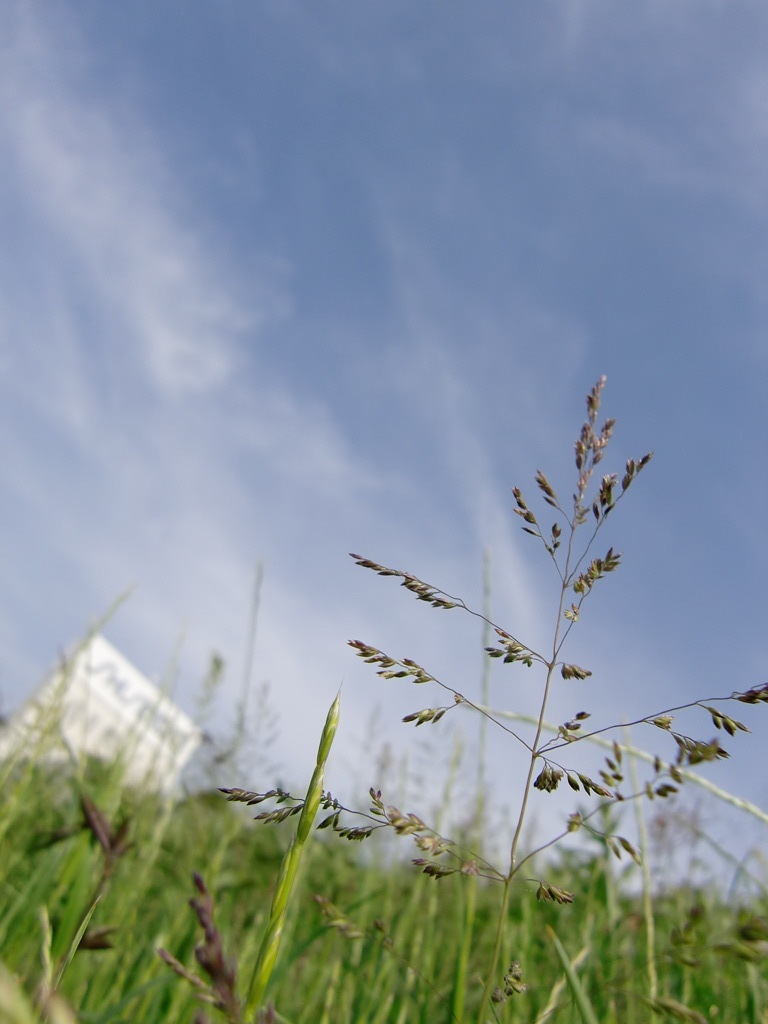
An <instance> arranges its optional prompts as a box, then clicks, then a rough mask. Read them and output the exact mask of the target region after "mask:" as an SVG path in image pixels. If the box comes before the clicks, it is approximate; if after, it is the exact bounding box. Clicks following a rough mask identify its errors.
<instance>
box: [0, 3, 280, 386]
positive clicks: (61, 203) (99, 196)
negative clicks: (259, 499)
mask: <svg viewBox="0 0 768 1024" xmlns="http://www.w3.org/2000/svg"><path fill="white" fill-rule="evenodd" d="M57 42H58V41H57V40H56V39H54V38H52V37H51V36H50V35H49V34H48V27H47V26H46V25H45V24H44V23H43V21H42V19H39V20H37V19H36V18H35V17H34V15H33V14H32V13H31V11H30V10H28V11H27V12H26V13H25V14H24V15H23V16H19V18H18V19H17V22H16V24H15V25H14V26H13V29H12V30H11V31H10V33H9V34H8V35H6V38H5V40H4V43H3V45H2V60H1V61H0V122H1V123H2V125H3V134H4V139H5V142H4V147H5V149H6V160H7V161H8V163H9V165H11V166H13V167H14V169H15V185H16V187H17V189H18V190H19V192H20V193H21V194H22V196H23V203H24V205H25V207H26V210H27V213H28V215H30V216H32V217H34V218H36V219H37V220H38V222H40V223H42V224H43V227H44V232H43V235H44V242H45V248H46V250H47V251H46V252H45V253H44V254H42V255H44V258H46V257H47V258H50V256H51V253H52V252H58V251H61V252H69V253H70V254H71V256H72V257H73V258H74V261H75V263H74V266H75V268H76V269H74V268H73V271H72V272H73V273H75V275H76V278H77V284H78V287H79V288H81V289H83V290H84V291H87V292H88V293H89V297H90V299H91V301H92V300H93V299H97V300H98V301H99V302H100V303H101V304H102V319H103V322H104V323H105V324H108V325H109V329H110V335H111V336H110V338H108V339H104V341H102V343H101V344H102V345H104V346H107V345H108V346H112V345H117V346H124V347H127V348H128V349H129V350H130V351H131V352H133V353H135V355H136V356H138V357H139V359H140V361H141V366H142V369H143V372H144V373H145V374H146V376H147V377H148V379H149V381H151V383H152V385H153V386H154V387H155V388H157V389H158V390H159V391H160V392H162V393H163V394H166V395H168V396H170V397H178V396H181V395H184V394H194V393H200V392H204V391H207V390H209V389H211V388H215V387H217V386H220V385H221V384H222V383H223V382H224V381H226V380H227V379H228V377H229V376H230V374H231V373H232V372H233V370H234V369H235V366H236V348H235V345H234V342H235V341H236V340H237V339H238V338H239V337H240V336H242V334H243V333H244V332H246V331H249V332H251V333H253V332H254V331H255V330H257V329H258V327H259V326H260V323H261V321H262V320H263V318H264V316H265V315H266V314H265V311H264V309H263V308H260V307H259V304H258V303H253V304H250V305H248V306H245V305H244V304H243V303H241V302H240V301H238V300H237V299H236V298H235V297H234V295H233V292H232V289H230V288H228V287H227V286H226V284H225V283H224V281H223V280H222V271H221V269H220V268H219V267H216V266H215V265H214V263H213V261H212V259H211V258H210V257H209V256H208V255H207V254H206V252H205V246H206V244H207V241H208V240H206V239H205V237H204V234H203V232H202V231H201V230H200V229H199V228H198V229H195V228H193V227H192V226H191V218H190V217H189V214H190V211H189V210H186V209H185V208H184V201H183V199H182V198H180V197H179V196H178V194H177V193H176V192H175V190H174V183H173V178H172V175H171V174H170V172H169V171H168V169H167V168H165V167H164V166H163V160H162V155H161V146H160V144H159V142H158V141H157V140H155V139H153V138H152V136H151V133H149V132H148V131H147V130H146V128H144V127H143V126H141V125H140V124H139V122H138V121H137V120H136V118H135V116H134V115H133V114H132V113H131V112H130V111H128V110H125V109H123V108H121V107H120V105H119V104H115V103H113V104H112V105H111V106H108V105H106V104H104V103H102V102H100V97H98V96H96V97H94V96H89V95H87V93H86V91H85V87H84V86H83V84H82V83H80V82H78V76H77V75H76V74H75V73H74V71H73V65H76V63H77V57H82V58H83V59H84V55H82V54H80V53H78V51H77V45H78V43H77V40H74V41H73V40H70V44H71V47H74V50H75V52H74V54H73V53H72V50H71V49H70V52H69V55H68V59H66V60H65V59H63V58H62V55H61V52H60V49H59V47H58V45H57ZM30 55H33V56H32V57H31V56H30ZM183 218H186V220H183ZM92 344H93V345H94V347H98V346H99V341H98V340H97V339H92Z"/></svg>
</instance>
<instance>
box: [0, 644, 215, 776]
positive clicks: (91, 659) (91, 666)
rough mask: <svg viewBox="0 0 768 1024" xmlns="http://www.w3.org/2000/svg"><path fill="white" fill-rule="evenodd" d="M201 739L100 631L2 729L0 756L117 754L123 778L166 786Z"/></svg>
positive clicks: (104, 756) (191, 724)
mask: <svg viewBox="0 0 768 1024" xmlns="http://www.w3.org/2000/svg"><path fill="white" fill-rule="evenodd" d="M201 740H202V733H201V731H200V729H198V727H197V726H196V725H195V723H194V722H193V721H192V719H191V718H189V717H188V716H187V715H185V714H184V712H183V711H181V710H180V709H179V708H178V707H176V705H175V704H174V703H173V701H171V700H169V698H168V697H166V696H165V694H163V693H162V692H161V691H160V690H159V689H158V688H157V687H156V686H155V685H154V683H151V682H150V681H149V679H147V677H146V676H145V675H143V674H142V673H141V672H139V670H138V669H137V668H136V667H135V666H134V665H132V664H131V663H130V661H128V659H127V658H125V657H124V656H123V655H122V654H121V653H120V651H118V650H117V649H116V648H115V647H113V646H112V644H111V643H109V641H108V640H106V639H105V638H104V637H103V636H101V634H98V633H97V634H94V635H93V636H92V637H90V638H89V639H88V641H87V642H86V643H85V644H84V645H83V646H82V647H80V648H78V650H77V651H76V652H75V654H74V656H73V658H72V660H71V661H69V662H68V663H67V664H66V665H65V666H63V667H62V668H59V669H57V670H56V671H55V672H53V673H51V675H50V676H49V677H48V678H47V680H46V681H45V682H44V683H43V685H42V686H41V687H40V689H39V690H38V691H37V693H36V694H35V695H34V696H33V697H31V698H30V699H29V700H28V701H27V702H26V704H24V705H23V706H22V707H21V708H20V709H19V711H18V712H16V714H14V715H13V716H12V717H11V718H10V720H9V721H8V723H7V724H6V725H5V727H4V728H2V729H0V758H7V757H9V756H13V755H14V754H18V753H21V754H23V755H28V756H31V757H41V758H45V759H49V758H51V757H53V758H55V759H56V760H63V759H67V760H69V759H73V760H74V759H77V758H78V757H79V756H82V755H83V754H90V755H92V756H94V757H98V758H101V759H103V760H105V761H113V760H114V759H115V758H116V757H118V756H119V757H121V758H122V759H123V763H124V769H125V774H124V778H125V781H126V782H127V783H129V784H131V785H137V786H147V787H149V788H151V789H153V790H159V791H161V792H165V793H167V792H169V791H171V790H173V789H174V787H175V786H176V783H177V782H178V779H179V776H180V774H181V771H182V769H183V767H184V765H185V764H186V763H187V762H188V761H189V759H190V757H191V756H192V755H193V754H194V752H195V750H196V749H197V747H198V746H199V744H200V742H201Z"/></svg>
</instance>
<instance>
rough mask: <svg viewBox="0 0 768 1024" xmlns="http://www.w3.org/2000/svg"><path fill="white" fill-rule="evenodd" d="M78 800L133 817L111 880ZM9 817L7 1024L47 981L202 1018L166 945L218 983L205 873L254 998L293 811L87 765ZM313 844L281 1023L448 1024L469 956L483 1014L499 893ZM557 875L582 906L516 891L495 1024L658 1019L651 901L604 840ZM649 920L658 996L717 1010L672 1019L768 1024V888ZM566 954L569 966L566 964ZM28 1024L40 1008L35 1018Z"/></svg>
mask: <svg viewBox="0 0 768 1024" xmlns="http://www.w3.org/2000/svg"><path fill="white" fill-rule="evenodd" d="M83 794H87V796H88V798H89V799H90V801H92V803H93V805H95V806H96V807H98V808H99V809H101V811H102V812H103V814H104V815H105V817H106V818H107V819H108V821H109V822H110V823H111V824H112V826H113V828H114V829H115V830H116V824H117V823H119V822H121V821H124V820H125V821H127V822H128V832H127V837H128V839H129V840H130V846H129V847H128V848H127V850H126V851H125V852H124V853H123V854H122V855H121V856H118V857H117V858H116V860H115V863H114V867H113V870H112V874H111V876H110V877H107V878H105V877H104V866H105V860H106V857H105V851H104V850H103V849H102V847H101V845H100V844H99V843H98V842H97V840H96V838H95V837H94V835H93V832H92V831H91V830H89V829H88V828H87V827H85V825H84V817H83V809H82V796H83ZM0 820H1V821H2V830H1V831H2V839H1V840H0V960H1V961H2V964H3V966H4V968H5V971H6V972H10V976H12V977H13V978H14V979H15V981H14V982H11V981H10V980H9V975H8V974H7V973H6V974H5V975H4V976H3V977H2V978H0V1010H2V1011H3V1012H4V1013H5V1015H6V1016H8V1018H9V1019H11V1017H10V1014H11V1003H10V996H9V992H10V990H11V988H13V989H14V990H15V991H16V996H17V997H18V996H19V993H25V994H26V998H27V1000H28V1002H29V1003H30V1004H32V1003H33V1001H34V998H35V997H36V995H39V993H40V991H41V985H42V986H45V984H46V982H47V984H48V986H49V987H50V985H51V982H52V980H53V979H55V978H56V977H57V975H58V974H59V973H61V977H60V980H59V984H58V992H59V994H60V996H61V997H63V999H64V1000H65V1001H66V1003H67V1004H68V1006H69V1007H71V1008H73V1009H74V1011H75V1013H76V1015H77V1016H76V1018H75V1019H77V1020H80V1021H83V1022H85V1024H102V1022H103V1024H107V1022H110V1024H114V1022H119V1021H125V1022H128V1021H137V1020H141V1021H146V1022H158V1024H159V1022H168V1024H174V1022H177V1021H178V1022H191V1021H192V1020H193V1018H194V1015H195V1012H196V1010H199V1009H200V1008H201V1005H202V1004H201V1003H200V1002H199V1000H198V999H196V997H195V993H194V991H193V988H192V986H191V985H190V984H189V983H188V982H187V981H186V980H185V979H184V978H181V977H179V976H178V975H177V974H176V973H174V972H173V971H172V970H170V969H169V967H168V966H167V965H166V964H164V963H163V962H162V960H161V959H160V958H159V956H158V955H157V952H156V949H157V947H159V946H162V947H164V948H165V949H167V950H169V951H170V952H171V953H172V954H173V955H174V956H175V957H176V958H177V959H178V960H179V961H180V962H181V963H182V964H183V965H184V966H185V967H186V968H188V969H189V970H190V971H196V972H197V973H199V974H200V975H201V977H202V978H203V979H204V980H206V981H208V980H209V979H208V978H207V977H206V975H205V973H204V972H203V971H202V969H201V968H200V967H199V966H198V965H196V963H195V957H194V949H195V946H196V945H198V944H199V943H200V942H201V941H202V938H203V936H202V932H201V929H200V927H199V924H198V921H197V918H196V915H195V914H194V913H193V911H192V910H191V909H190V907H189V905H188V901H189V899H190V897H193V896H195V895H197V893H196V891H195V889H194V887H193V884H192V875H193V873H194V872H200V873H201V874H202V876H203V877H204V879H205V883H206V885H207V887H208V889H209V890H210V892H211V893H212V895H213V897H214V900H215V924H216V926H217V927H218V930H219V932H220V934H221V937H222V941H223V945H224V951H225V953H226V955H227V957H228V958H229V960H230V961H231V963H233V964H235V963H236V964H237V969H238V982H237V987H238V989H239V991H240V993H241V995H242V996H243V997H244V996H245V990H246V985H245V982H246V981H247V980H248V978H250V976H251V974H252V973H253V970H254V967H255V964H256V961H257V954H258V948H259V944H260V943H261V941H262V939H263V936H264V933H265V929H266V927H267V922H268V919H269V913H270V904H271V901H272V897H273V895H274V888H275V883H276V879H277V878H278V875H279V873H280V869H281V864H282V861H283V855H284V852H285V849H286V848H287V846H288V844H289V842H290V839H291V837H292V835H293V832H294V826H293V820H295V819H289V820H288V821H287V822H285V823H284V824H282V825H272V826H253V825H249V824H248V817H247V816H246V814H244V812H243V810H241V809H238V808H236V807H235V806H234V805H232V804H230V803H227V802H226V800H225V799H224V797H223V796H221V795H220V794H218V793H217V794H203V795H200V796H196V797H192V798H189V799H186V800H182V801H180V802H177V803H175V804H173V805H170V806H169V807H165V806H164V805H163V804H162V803H161V802H160V801H159V800H158V799H157V798H155V797H152V796H151V795H148V794H137V793H134V792H131V791H123V790H122V789H121V788H120V787H119V785H117V782H116V780H115V778H114V777H111V776H110V774H109V773H108V772H105V771H104V770H103V768H101V767H100V766H97V765H91V766H90V770H89V771H88V772H86V773H85V776H84V777H82V778H79V779H78V778H77V777H75V776H71V777H69V778H67V777H62V775H61V773H60V772H57V774H56V775H55V776H52V775H49V774H48V773H47V772H46V770H45V768H41V767H37V768H30V769H27V770H25V771H24V772H22V773H17V774H15V775H14V776H13V777H12V778H10V779H8V780H7V781H6V784H5V787H4V788H3V790H2V794H1V796H0ZM314 836H315V838H314V841H310V842H309V843H308V845H307V847H306V850H305V854H304V863H303V865H302V868H301V870H300V871H299V873H298V878H297V880H296V883H295V890H294V893H293V897H292V899H291V901H290V904H289V906H288V916H287V921H286V924H285V928H284V932H283V942H282V948H281V952H280V956H279V958H278V959H277V962H276V966H275V970H274V973H273V975H272V977H271V980H270V986H269V990H268V1000H269V1002H270V1003H272V1004H273V1005H274V1006H275V1008H276V1010H277V1011H278V1013H279V1015H280V1016H279V1017H276V1018H274V1019H280V1017H282V1018H284V1019H286V1020H289V1021H291V1022H293V1024H301V1022H304V1024H317V1022H318V1021H321V1022H322V1021H328V1022H329V1024H330V1022H332V1021H333V1022H341V1021H343V1022H350V1024H358V1022H360V1024H363V1022H369V1021H370V1022H376V1021H380V1022H382V1024H384V1022H387V1024H388V1022H397V1021H402V1022H404V1024H405V1022H407V1024H413V1022H423V1024H435V1022H443V1021H445V1022H448V1021H450V1020H451V1019H452V1016H451V1015H452V1013H454V1014H456V1015H457V1016H459V1017H460V1012H461V1011H460V1008H459V1006H458V1005H457V1003H456V1000H455V992H456V986H457V980H459V979H458V974H459V973H460V971H461V965H462V963H464V962H465V961H466V971H465V977H466V993H465V1003H464V1014H465V1016H464V1018H463V1019H466V1020H470V1019H474V1017H473V1010H474V1009H475V1008H476V1007H477V1006H478V1004H479V1000H480V995H481V987H482V986H481V979H482V978H483V977H484V968H485V967H486V965H487V962H488V959H489V958H490V956H491V954H492V945H493V931H494V928H495V914H496V908H497V902H498V901H497V893H496V891H495V890H496V887H494V886H491V885H484V884H483V883H482V880H479V881H476V880H474V879H466V878H463V877H461V876H453V877H450V878H446V879H440V880H439V881H435V880H433V879H430V878H428V877H426V876H424V875H423V874H419V873H417V872H416V869H414V868H412V867H409V866H405V865H403V864H401V863H391V864H378V863H376V862H375V860H373V861H372V860H371V858H370V857H367V858H365V859H362V858H361V857H360V854H359V847H358V846H357V844H341V843H339V841H338V840H334V838H333V837H329V838H328V839H325V837H324V836H323V834H322V833H317V832H316V833H315V834H314ZM54 840H55V841H54ZM547 877H548V879H549V880H551V881H552V883H553V884H557V883H558V882H562V884H567V885H568V887H569V889H570V890H572V891H575V892H576V893H577V897H576V901H575V902H574V904H573V905H569V906H558V905H552V904H542V903H539V902H537V900H536V898H535V889H536V886H535V885H528V886H518V887H516V888H515V889H514V890H513V891H512V894H511V900H510V907H509V912H508V920H507V922H506V927H505V932H504V937H503V955H504V957H505V964H508V963H509V962H510V961H512V960H515V961H518V962H519V963H520V964H521V965H522V967H523V972H524V975H523V981H524V982H525V983H527V985H528V988H527V990H526V991H525V992H521V993H516V994H514V995H512V996H511V998H510V999H509V1000H508V1001H507V1002H506V1003H504V1004H498V1005H494V1008H493V1009H492V1010H491V1011H490V1013H489V1014H488V1016H487V1019H489V1020H493V1019H494V1017H493V1016H492V1014H493V1013H496V1014H497V1015H498V1019H499V1020H505V1021H526V1022H533V1021H536V1020H537V1019H539V1018H540V1016H541V1015H542V1014H543V1013H544V1012H545V1010H547V1009H550V1010H551V1011H552V1012H551V1014H550V1015H549V1016H548V1017H547V1018H546V1019H548V1020H551V1021H556V1022H563V1024H567V1022H577V1021H578V1022H581V1021H583V1020H588V1019H592V1018H589V1017H584V1016H583V1011H582V1010H581V1009H579V1002H578V999H579V994H580V995H581V997H583V998H584V999H585V1000H587V1001H588V1004H589V1005H590V1006H591V1007H592V1012H593V1013H594V1014H595V1016H596V1019H597V1020H599V1021H601V1022H603V1024H613V1022H615V1024H634V1022H638V1024H639V1022H645V1021H648V1020H649V1019H652V1017H653V1014H652V1012H651V1010H650V1009H649V1006H648V1004H647V1002H646V1000H645V999H644V997H646V996H647V992H648V989H647V976H648V971H647V960H646V943H645V929H644V918H643V911H642V906H641V904H640V902H639V900H636V899H634V898H630V897H629V896H626V895H624V894H622V892H621V891H620V890H619V889H618V888H617V885H616V882H615V879H614V873H613V865H612V863H611V862H610V861H609V860H608V859H606V857H605V856H604V855H603V853H602V852H601V851H600V850H599V848H597V846H596V849H595V853H593V854H586V853H585V854H581V855H575V854H571V855H569V856H568V857H566V856H563V857H562V858H561V860H560V863H559V864H558V865H556V866H555V868H554V869H552V868H548V871H547ZM468 883H469V884H468ZM97 895H98V896H100V898H99V900H98V903H97V904H96V906H95V908H94V909H93V916H92V918H91V919H90V921H89V922H88V927H87V930H86V932H85V934H86V936H92V937H93V936H96V937H98V936H99V935H100V934H101V935H102V936H104V935H106V937H107V938H108V940H109V942H110V943H111V945H112V948H107V949H88V948H80V949H78V950H75V949H74V948H73V944H74V943H75V942H76V939H77V936H78V934H79V932H80V931H82V929H83V925H84V922H85V919H86V917H87V915H88V913H89V912H90V911H91V909H92V908H93V905H94V900H95V898H96V896H97ZM315 896H320V897H322V898H323V899H324V900H326V901H329V903H330V905H331V906H329V904H325V908H323V906H321V904H320V903H319V902H318V901H317V900H316V899H315ZM472 901H474V906H472ZM334 908H341V909H340V910H338V912H337V913H334ZM46 918H47V920H48V921H50V932H49V934H48V935H46V928H45V926H44V921H45V919H46ZM747 918H749V920H747ZM654 919H655V925H656V935H657V956H656V969H657V973H658V986H659V989H658V990H659V993H661V995H662V997H663V998H666V999H668V1000H676V1001H677V1002H678V1003H680V1004H683V1005H684V1006H687V1007H689V1008H691V1009H692V1010H694V1011H695V1012H696V1013H698V1014H701V1015H702V1016H701V1017H696V1016H690V1017H687V1018H686V1017H680V1016H677V1017H675V1013H677V1014H678V1015H679V1014H680V1013H682V1012H683V1011H681V1010H679V1009H677V1010H675V1003H672V1002H670V1003H669V1004H668V1005H669V1007H671V1008H672V1010H671V1011H670V1013H671V1015H670V1014H667V1019H690V1020H694V1021H695V1020H702V1019H705V1020H711V1021H712V1022H715V1021H717V1022H733V1024H745V1022H748V1024H765V1021H766V1020H767V1019H768V1016H767V1015H768V969H767V964H768V957H767V956H766V949H765V938H766V935H765V934H763V931H761V929H762V930H765V929H766V927H768V926H767V925H766V919H768V905H766V901H765V899H764V898H762V899H758V898H757V897H756V898H755V899H754V901H753V902H752V904H751V905H750V907H749V910H748V912H747V910H746V909H744V908H741V909H740V908H738V907H734V906H727V905H726V904H725V903H724V902H723V901H722V900H721V899H719V898H718V896H717V894H716V893H715V892H713V891H698V890H689V889H687V888H686V887H684V886H681V887H680V888H679V889H677V890H675V891H672V892H667V893H666V894H665V895H663V896H662V897H657V898H656V899H655V902H654ZM329 922H332V923H331V924H329ZM470 922H471V942H470V943H469V944H468V946H469V948H468V949H467V943H466V941H465V939H466V936H467V933H468V927H469V923H470ZM104 928H110V929H114V930H113V931H110V932H108V933H103V932H100V931H99V929H104ZM548 929H551V930H552V932H554V935H555V936H556V941H557V943H558V950H556V949H555V947H554V946H553V939H552V937H551V934H549V933H548ZM559 950H562V951H563V952H564V953H565V955H566V956H567V957H568V958H569V961H568V963H569V969H568V971H566V970H565V966H564V963H563V961H562V959H561V956H560V955H559V952H558V951H559ZM573 961H576V963H575V966H574V967H573V969H571V968H570V963H572V962H573ZM46 962H47V965H48V966H47V967H46ZM569 974H571V980H570V981H569V978H568V975H569ZM573 978H575V979H577V983H578V987H577V989H576V990H574V989H573V987H572V984H571V982H572V980H573ZM673 1011H674V1012H673ZM206 1012H207V1013H208V1014H209V1017H210V1018H215V1017H216V1016H217V1012H216V1011H215V1010H212V1009H208V1010H206ZM54 1016H55V1011H54V1013H53V1014H52V1015H51V1017H50V1019H53V1018H54ZM0 1018H2V1013H0ZM18 1019H19V1021H22V1020H23V1017H21V1016H19V1017H18ZM27 1019H28V1020H29V1021H35V1022H36V1021H37V1020H38V1019H40V1018H39V1017H38V1015H36V1014H35V1013H34V1012H32V1011H31V1010H30V1011H29V1016H28V1018H27ZM460 1019H461V1018H460Z"/></svg>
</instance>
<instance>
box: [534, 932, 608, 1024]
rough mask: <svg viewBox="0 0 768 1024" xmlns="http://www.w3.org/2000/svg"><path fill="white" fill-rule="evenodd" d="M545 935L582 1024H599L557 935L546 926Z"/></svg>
mask: <svg viewBox="0 0 768 1024" xmlns="http://www.w3.org/2000/svg"><path fill="white" fill-rule="evenodd" d="M547 934H548V935H549V937H550V939H551V940H552V945H553V946H554V947H555V952H556V953H557V957H558V960H559V961H560V964H561V965H562V968H563V970H564V971H565V977H566V979H567V981H568V987H569V988H570V990H571V994H572V996H573V1001H574V1002H575V1003H576V1007H577V1008H578V1011H579V1014H580V1015H581V1019H582V1021H583V1022H584V1024H600V1021H599V1020H598V1019H597V1014H596V1013H595V1011H594V1008H593V1006H592V1004H591V1003H590V1001H589V999H588V998H587V993H586V992H585V991H584V988H583V987H582V984H581V982H580V981H579V976H578V974H577V973H576V971H575V970H574V968H573V964H572V963H571V961H570V960H569V958H568V954H567V953H566V951H565V948H564V946H563V944H562V942H561V941H560V939H558V937H557V935H555V932H554V929H553V928H550V927H549V926H547Z"/></svg>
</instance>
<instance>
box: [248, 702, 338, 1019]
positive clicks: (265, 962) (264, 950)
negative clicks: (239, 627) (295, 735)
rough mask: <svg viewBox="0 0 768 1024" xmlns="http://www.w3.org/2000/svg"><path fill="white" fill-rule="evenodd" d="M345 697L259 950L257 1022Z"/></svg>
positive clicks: (328, 725) (333, 715)
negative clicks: (258, 1011) (258, 1010)
mask: <svg viewBox="0 0 768 1024" xmlns="http://www.w3.org/2000/svg"><path fill="white" fill-rule="evenodd" d="M340 699H341V695H340V694H339V695H337V696H336V699H335V700H334V702H333V704H331V707H330V709H329V711H328V716H327V718H326V720H325V726H324V727H323V733H322V736H321V737H320V746H319V748H318V751H317V763H316V765H315V770H314V772H313V774H312V780H311V781H310V783H309V789H308V790H307V795H306V797H305V799H304V806H303V807H302V809H301V814H300V815H299V824H298V826H297V827H296V835H295V836H294V837H293V839H292V841H291V845H290V846H289V847H288V850H287V852H286V854H285V857H284V858H283V863H282V865H281V868H280V874H279V876H278V879H277V887H276V889H275V895H274V897H273V900H272V907H271V910H270V914H269V921H268V923H267V930H266V932H265V933H264V938H263V940H262V943H261V948H260V949H259V955H258V957H257V959H256V965H255V967H254V970H253V976H252V978H251V984H250V988H249V992H248V997H247V999H246V1004H245V1019H246V1020H251V1019H253V1015H254V1013H255V1012H256V1010H257V1009H258V1007H259V1006H260V1005H261V1002H262V1000H263V998H264V994H265V992H266V990H267V986H268V984H269V979H270V978H271V976H272V971H273V970H274V967H275V961H276V960H277V954H278V951H279V949H280V940H281V938H282V935H283V928H284V927H285V919H286V915H287V913H288V904H289V902H290V897H291V891H292V889H293V886H294V883H295V881H296V876H297V874H298V870H299V863H300V861H301V855H302V853H303V851H304V847H305V846H306V844H307V840H308V839H309V834H310V831H311V829H312V823H313V821H314V820H315V817H316V815H317V812H318V809H319V807H320V801H321V799H322V795H323V771H324V769H325V763H326V761H327V760H328V755H329V754H330V752H331V746H332V744H333V738H334V736H335V735H336V728H337V726H338V724H339V702H340Z"/></svg>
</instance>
